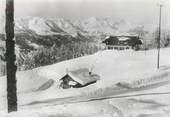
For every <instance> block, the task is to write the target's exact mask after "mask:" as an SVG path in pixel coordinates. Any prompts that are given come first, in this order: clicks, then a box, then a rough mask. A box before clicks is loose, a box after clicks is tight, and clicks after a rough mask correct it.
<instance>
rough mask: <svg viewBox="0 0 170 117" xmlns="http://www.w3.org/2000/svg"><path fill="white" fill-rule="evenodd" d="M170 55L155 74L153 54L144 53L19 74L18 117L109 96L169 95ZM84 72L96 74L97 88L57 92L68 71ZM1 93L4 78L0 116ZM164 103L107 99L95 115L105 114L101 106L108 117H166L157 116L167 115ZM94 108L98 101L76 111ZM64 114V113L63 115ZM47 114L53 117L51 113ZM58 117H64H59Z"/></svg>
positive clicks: (104, 55) (108, 53) (109, 53)
mask: <svg viewBox="0 0 170 117" xmlns="http://www.w3.org/2000/svg"><path fill="white" fill-rule="evenodd" d="M169 52H170V48H166V49H161V61H160V64H161V65H160V66H161V68H160V70H157V69H156V63H157V61H156V57H157V53H156V50H150V51H146V54H145V52H143V51H138V52H135V51H113V50H105V51H100V52H98V53H96V54H93V55H90V56H84V57H80V58H77V59H72V60H68V61H63V62H60V63H57V64H53V65H49V66H45V67H39V68H36V69H33V70H29V71H22V72H18V73H17V81H18V82H17V86H18V103H19V105H20V106H19V108H20V110H21V113H20V114H21V115H22V109H26V110H25V111H28V110H27V109H29V108H34V107H35V108H39V107H44V106H46V107H45V108H44V109H49V111H50V110H51V109H52V110H53V108H59V107H63V106H62V105H61V106H60V105H59V106H55V107H53V106H52V105H54V104H57V105H58V104H63V103H67V102H74V101H78V102H79V101H81V100H85V101H87V100H90V99H98V98H99V99H100V98H103V97H110V96H113V97H114V96H121V95H136V94H141V93H164V92H168V91H169V81H170V80H169V75H170V69H169V66H170V62H169V59H168V58H169V55H170V53H169ZM146 66H147V67H146ZM84 67H86V68H89V69H90V68H92V69H93V70H92V71H93V72H94V73H97V74H99V75H100V81H98V82H97V83H96V84H93V85H90V86H87V87H84V88H80V89H73V88H72V89H67V90H63V89H60V88H59V79H60V78H61V77H62V76H63V75H64V74H65V73H66V70H67V69H69V70H74V69H79V68H84ZM45 84H46V85H45ZM117 84H121V85H117ZM127 84H129V85H127ZM42 86H44V87H42ZM46 86H48V87H46ZM122 86H123V87H122ZM128 87H129V88H128ZM5 88H6V78H5V77H1V78H0V94H1V98H0V103H1V105H3V106H1V110H4V109H5V107H6V106H5V104H6V103H5V101H4V100H5V94H6V89H5ZM70 97H71V99H70ZM161 99H162V98H161ZM167 99H168V97H165V100H159V96H157V98H155V99H154V98H153V97H152V98H151V97H149V96H148V97H147V96H146V97H144V98H142V99H140V98H138V97H129V98H125V99H117V100H118V101H116V102H115V101H114V100H115V99H108V100H105V101H103V102H104V103H101V107H99V108H98V109H99V110H100V109H104V107H103V106H102V105H103V104H104V105H106V108H107V107H109V108H115V109H113V111H111V110H107V109H106V111H108V114H110V113H111V112H113V113H118V117H121V115H122V114H123V115H125V114H128V115H129V116H130V115H135V114H137V115H140V114H144V113H145V114H148V113H147V111H146V112H145V111H144V109H145V108H144V107H147V108H150V110H151V111H148V112H150V114H151V115H155V114H156V113H159V114H161V115H162V116H165V115H166V114H168V113H167V111H163V113H161V110H162V109H167V110H168V108H169V104H170V103H168V102H167ZM109 100H110V101H109ZM142 100H143V101H142ZM148 100H149V101H148ZM122 101H123V102H126V103H125V104H128V105H129V106H130V107H127V108H125V107H124V106H123V105H122V104H123V102H122ZM94 103H96V104H99V103H100V101H96V102H84V103H80V105H79V104H78V105H79V107H80V106H82V107H84V108H86V107H87V106H88V107H89V108H90V107H92V108H94V107H96V106H94V105H93V104H94ZM108 103H109V104H108ZM96 104H95V105H96ZM110 104H111V105H112V106H111V105H110ZM65 105H67V104H65ZM74 105H76V106H78V105H77V104H73V105H72V106H71V107H73V106H74ZM109 105H110V106H111V107H110V106H109ZM135 105H139V106H140V107H141V108H140V107H138V108H136V112H134V111H133V108H134V107H135ZM152 105H153V106H154V105H155V106H158V110H159V111H156V110H154V108H151V106H152ZM161 105H164V106H161ZM47 106H48V107H47ZM115 106H117V107H115ZM71 107H69V106H66V107H64V108H63V109H68V108H71ZM164 107H166V108H164ZM109 108H108V109H109ZM98 109H97V110H96V111H97V112H96V113H98V114H99V115H100V114H101V113H102V112H101V111H99V112H98ZM52 110H51V111H52ZM127 110H128V111H129V112H128V113H126V111H127ZM40 111H41V110H40ZM40 111H38V110H35V111H34V112H32V111H30V112H31V113H32V114H33V115H34V114H35V113H41V112H40ZM44 111H45V110H44ZM63 111H64V110H63ZM75 111H76V112H78V108H74V109H73V110H72V109H71V111H70V113H72V114H73V113H74V112H75ZM23 112H24V111H23ZM46 112H48V111H45V112H44V113H46ZM64 112H67V111H66V110H65V111H64ZM28 113H29V111H28ZM90 113H91V115H93V112H91V111H90ZM90 113H89V114H90ZM18 114H19V113H18ZM18 114H17V113H16V115H15V116H19V115H18ZM46 114H47V113H46ZM46 114H45V115H46ZM48 114H50V115H51V112H50V113H48ZM48 114H47V116H48ZM56 114H57V112H56ZM61 114H62V115H63V113H61ZM77 114H80V113H77ZM84 114H85V113H84ZM84 114H83V113H82V114H81V116H83V115H84ZM98 114H97V115H98ZM40 115H41V114H40ZM99 115H98V116H99ZM15 116H14V117H15ZM74 116H76V115H74ZM98 116H97V117H98ZM106 116H108V115H106ZM110 116H111V115H110Z"/></svg>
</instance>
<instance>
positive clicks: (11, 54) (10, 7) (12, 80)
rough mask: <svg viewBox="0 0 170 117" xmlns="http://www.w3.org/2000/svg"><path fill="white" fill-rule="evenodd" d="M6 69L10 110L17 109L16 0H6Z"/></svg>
mask: <svg viewBox="0 0 170 117" xmlns="http://www.w3.org/2000/svg"><path fill="white" fill-rule="evenodd" d="M5 32H6V69H7V101H8V112H12V111H17V91H16V90H17V88H16V69H17V67H16V65H15V60H16V56H15V41H14V0H6V25H5Z"/></svg>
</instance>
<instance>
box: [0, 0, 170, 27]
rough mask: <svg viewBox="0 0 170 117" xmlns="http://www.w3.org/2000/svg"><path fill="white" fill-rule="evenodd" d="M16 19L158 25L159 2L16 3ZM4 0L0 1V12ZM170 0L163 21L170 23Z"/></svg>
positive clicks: (80, 0) (66, 0)
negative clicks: (105, 19) (94, 19)
mask: <svg viewBox="0 0 170 117" xmlns="http://www.w3.org/2000/svg"><path fill="white" fill-rule="evenodd" d="M14 1H15V16H17V17H25V16H41V17H67V18H82V17H92V16H95V17H113V18H115V19H127V20H129V21H131V22H137V23H145V24H146V23H157V22H158V13H159V7H158V3H159V1H160V0H14ZM4 8H5V0H0V13H2V11H3V10H4ZM168 11H170V0H165V1H164V7H163V21H164V23H165V22H166V23H170V13H169V14H168Z"/></svg>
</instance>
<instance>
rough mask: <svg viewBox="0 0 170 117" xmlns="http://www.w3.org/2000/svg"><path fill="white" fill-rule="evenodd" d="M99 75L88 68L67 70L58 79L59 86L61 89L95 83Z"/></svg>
mask: <svg viewBox="0 0 170 117" xmlns="http://www.w3.org/2000/svg"><path fill="white" fill-rule="evenodd" d="M99 79H100V76H99V75H97V74H93V73H91V72H89V70H88V69H86V68H83V69H78V70H75V71H70V72H68V73H67V74H66V75H65V76H63V77H62V78H61V79H60V81H61V82H60V87H61V88H63V89H68V88H80V87H85V86H87V85H90V84H93V83H96V82H97V81H98V80H99Z"/></svg>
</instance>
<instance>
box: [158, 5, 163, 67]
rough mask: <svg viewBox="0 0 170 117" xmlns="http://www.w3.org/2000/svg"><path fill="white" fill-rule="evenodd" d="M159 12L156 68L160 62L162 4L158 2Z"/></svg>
mask: <svg viewBox="0 0 170 117" xmlns="http://www.w3.org/2000/svg"><path fill="white" fill-rule="evenodd" d="M159 7H160V11H159V12H160V13H159V33H158V40H157V41H158V42H157V44H158V45H157V49H158V59H157V69H159V62H160V41H161V17H162V7H163V5H162V4H160V5H159Z"/></svg>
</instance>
